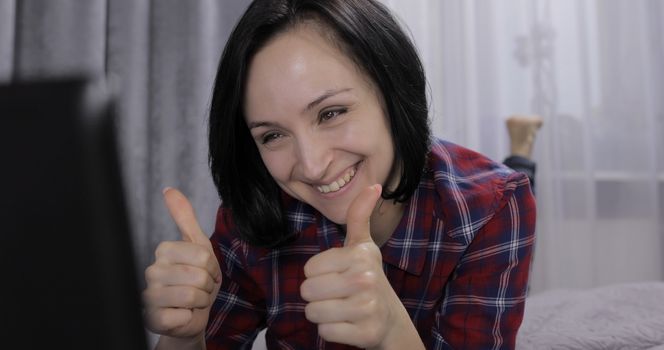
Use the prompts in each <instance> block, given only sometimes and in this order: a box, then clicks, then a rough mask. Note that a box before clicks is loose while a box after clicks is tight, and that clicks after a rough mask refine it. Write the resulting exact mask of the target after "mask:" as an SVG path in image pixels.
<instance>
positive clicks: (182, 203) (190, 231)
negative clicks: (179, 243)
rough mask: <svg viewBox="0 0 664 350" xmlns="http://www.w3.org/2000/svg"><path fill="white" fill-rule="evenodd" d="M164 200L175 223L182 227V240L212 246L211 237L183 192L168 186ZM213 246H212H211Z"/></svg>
mask: <svg viewBox="0 0 664 350" xmlns="http://www.w3.org/2000/svg"><path fill="white" fill-rule="evenodd" d="M163 193H164V202H165V203H166V207H167V208H168V211H169V212H170V214H171V217H173V220H174V221H175V224H176V225H177V226H178V228H179V229H180V234H181V235H182V240H184V241H187V242H192V243H196V244H201V245H205V246H206V247H208V246H210V239H209V238H208V236H206V235H205V233H203V230H201V227H200V225H198V220H197V219H196V214H195V213H194V208H193V207H192V206H191V203H190V202H189V200H188V199H187V197H185V195H184V194H182V192H180V191H178V190H177V189H175V188H171V187H166V188H165V189H164V192H163ZM210 247H211V246H210Z"/></svg>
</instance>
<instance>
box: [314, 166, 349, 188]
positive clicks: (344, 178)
mask: <svg viewBox="0 0 664 350" xmlns="http://www.w3.org/2000/svg"><path fill="white" fill-rule="evenodd" d="M353 176H355V169H350V171H349V172H347V173H346V174H344V175H343V176H342V177H340V178H339V179H337V180H336V181H334V182H332V183H331V184H329V185H322V186H318V187H317V188H318V191H319V192H321V193H328V192H337V191H339V190H340V189H341V188H342V187H344V186H345V185H346V184H347V183H349V182H350V179H352V178H353Z"/></svg>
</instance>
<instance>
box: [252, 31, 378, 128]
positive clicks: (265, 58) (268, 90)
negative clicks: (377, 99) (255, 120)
mask: <svg viewBox="0 0 664 350" xmlns="http://www.w3.org/2000/svg"><path fill="white" fill-rule="evenodd" d="M320 31H321V29H320V28H316V26H313V25H307V24H302V25H298V26H296V27H294V28H292V29H289V30H287V31H285V32H283V33H280V34H278V35H276V36H275V37H274V38H272V39H271V40H269V41H268V42H267V43H266V44H265V45H264V46H263V47H262V48H261V49H260V50H259V51H258V52H257V53H256V55H255V56H254V57H253V59H252V60H251V63H250V66H249V72H248V76H247V80H246V84H245V91H244V93H245V106H244V108H245V115H246V116H247V118H251V116H254V115H257V114H259V115H260V114H264V113H265V112H266V111H265V110H268V111H269V110H270V109H274V108H275V106H277V105H281V104H286V105H289V106H292V107H294V108H295V107H298V108H302V107H303V104H304V105H306V104H307V103H308V102H309V101H310V100H311V99H314V98H316V97H317V96H319V95H320V94H321V93H323V92H325V91H330V90H339V89H347V88H351V89H353V90H356V89H364V90H366V89H369V90H373V88H372V86H373V84H372V83H371V81H370V79H369V78H368V77H367V76H366V75H365V74H364V73H363V72H362V71H361V69H360V68H359V67H358V66H357V65H356V64H355V62H354V61H353V60H352V59H351V58H350V57H349V56H348V55H347V54H346V53H345V52H344V51H345V50H341V49H340V48H339V45H336V44H333V43H332V42H331V36H330V35H325V34H321V32H320Z"/></svg>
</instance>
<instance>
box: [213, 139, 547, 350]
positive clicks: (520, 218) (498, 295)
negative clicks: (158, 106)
mask: <svg viewBox="0 0 664 350" xmlns="http://www.w3.org/2000/svg"><path fill="white" fill-rule="evenodd" d="M535 211H536V209H535V200H534V197H533V195H532V192H531V190H530V186H529V182H528V179H527V177H526V176H525V175H524V174H521V173H518V172H514V171H512V170H510V169H508V168H507V167H505V166H503V165H501V164H499V163H496V162H493V161H491V160H489V159H487V158H486V157H484V156H482V155H480V154H478V153H475V152H473V151H470V150H468V149H465V148H462V147H460V146H457V145H454V144H451V143H448V142H445V141H440V140H436V141H435V142H434V144H433V146H432V150H431V153H430V157H429V160H428V168H427V171H426V172H425V174H424V175H423V177H422V180H421V182H420V185H419V187H418V188H417V190H416V191H415V192H414V194H413V196H412V197H411V198H410V200H409V201H408V202H407V203H406V207H405V211H404V215H403V218H402V220H401V222H400V223H399V225H398V227H397V228H396V230H395V232H394V233H393V235H392V236H391V238H390V239H389V240H388V242H387V243H386V244H384V245H383V246H382V247H381V252H382V255H383V265H384V271H385V275H386V276H387V278H388V280H389V281H390V283H391V284H392V288H394V290H395V292H396V294H397V295H398V296H399V297H400V299H401V301H402V303H403V305H404V306H405V308H406V310H408V313H409V314H410V317H411V319H412V321H413V323H414V325H415V327H416V328H417V330H418V332H419V334H420V337H421V338H422V341H423V342H424V344H425V346H426V347H427V349H512V348H514V346H515V343H514V342H515V338H516V333H517V330H518V328H519V326H520V324H521V319H522V315H523V308H524V301H525V295H526V287H527V282H528V273H529V265H530V260H531V255H532V249H533V243H534V230H535ZM288 213H289V219H290V220H289V222H290V225H291V227H292V228H293V229H294V230H296V231H297V232H300V234H299V235H298V238H297V240H296V241H295V242H294V243H292V244H290V245H288V246H284V247H281V248H279V249H265V248H256V247H253V246H250V245H248V244H246V243H244V242H243V241H241V240H240V239H238V238H237V237H236V236H234V235H233V234H232V233H231V232H232V230H231V229H230V228H229V227H227V226H225V225H224V220H221V217H222V216H221V215H223V214H222V213H221V211H220V213H219V215H218V219H217V227H216V230H215V233H214V234H213V235H212V238H211V239H212V243H213V246H214V248H215V251H216V254H217V256H218V258H219V262H220V266H221V270H222V273H223V281H222V285H221V290H220V292H219V294H218V296H217V299H216V302H215V303H214V305H213V307H212V310H211V314H210V320H209V323H208V327H207V347H208V349H250V348H251V344H252V342H253V340H254V338H255V337H256V335H257V334H258V332H259V331H260V330H261V329H263V328H265V327H267V328H268V330H267V333H266V342H267V346H268V348H280V349H313V348H318V349H348V348H351V347H350V346H347V345H342V344H335V343H327V342H325V341H323V340H322V339H321V338H320V337H319V336H318V332H317V326H316V325H315V324H313V323H311V322H309V321H307V319H306V318H305V315H304V307H305V305H306V302H305V301H304V300H303V299H302V298H301V297H300V284H302V282H303V281H304V280H305V276H304V271H303V266H304V264H305V262H306V261H307V260H308V259H309V258H311V257H312V256H314V255H316V254H318V253H320V252H321V251H324V250H326V249H329V248H331V247H340V246H343V238H344V237H343V235H342V231H341V230H340V228H339V226H338V225H336V224H334V223H333V222H331V221H329V220H327V219H326V218H325V217H323V216H322V215H321V214H320V213H318V212H317V211H315V210H314V209H313V208H311V207H310V206H308V205H306V204H304V203H302V202H299V201H295V200H292V203H291V205H290V206H289V211H288Z"/></svg>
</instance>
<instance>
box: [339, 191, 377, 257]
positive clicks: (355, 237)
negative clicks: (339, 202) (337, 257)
mask: <svg viewBox="0 0 664 350" xmlns="http://www.w3.org/2000/svg"><path fill="white" fill-rule="evenodd" d="M381 190H382V187H381V185H379V184H376V185H373V186H369V187H367V188H365V189H364V190H362V192H360V194H358V195H357V197H355V199H353V202H352V203H351V204H350V206H349V207H348V212H347V213H346V241H345V243H344V246H352V245H357V244H360V243H366V242H373V240H372V239H371V230H370V227H369V220H370V218H371V213H372V212H373V209H374V207H375V206H376V201H377V200H378V198H380V193H381Z"/></svg>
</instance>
